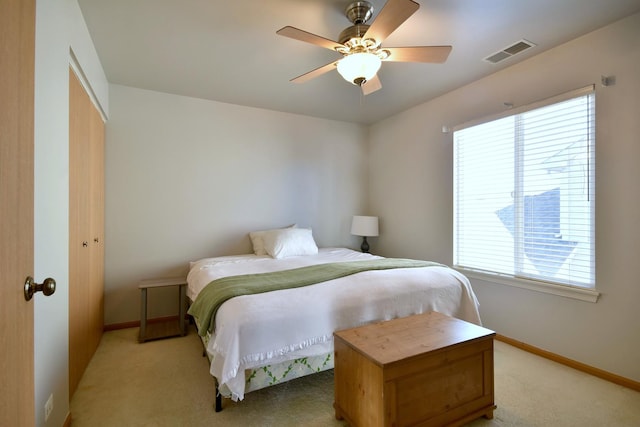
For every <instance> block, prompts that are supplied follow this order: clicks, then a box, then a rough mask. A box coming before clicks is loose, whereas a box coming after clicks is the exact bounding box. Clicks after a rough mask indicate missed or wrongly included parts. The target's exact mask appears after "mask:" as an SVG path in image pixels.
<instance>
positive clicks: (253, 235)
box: [249, 224, 297, 255]
mask: <svg viewBox="0 0 640 427" xmlns="http://www.w3.org/2000/svg"><path fill="white" fill-rule="evenodd" d="M296 227H297V224H291V225H290V226H288V227H286V228H296ZM284 229H285V228H274V229H273V230H262V231H252V232H250V233H249V238H250V239H251V245H252V246H253V253H254V254H256V255H267V251H265V250H264V239H263V236H264V233H267V232H269V231H277V230H284Z"/></svg>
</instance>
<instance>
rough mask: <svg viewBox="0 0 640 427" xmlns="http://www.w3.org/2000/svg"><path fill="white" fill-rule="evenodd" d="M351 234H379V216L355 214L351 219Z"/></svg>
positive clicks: (366, 235)
mask: <svg viewBox="0 0 640 427" xmlns="http://www.w3.org/2000/svg"><path fill="white" fill-rule="evenodd" d="M351 234H353V235H354V236H363V237H372V236H377V235H378V217H377V216H358V215H355V216H354V217H353V220H352V221H351Z"/></svg>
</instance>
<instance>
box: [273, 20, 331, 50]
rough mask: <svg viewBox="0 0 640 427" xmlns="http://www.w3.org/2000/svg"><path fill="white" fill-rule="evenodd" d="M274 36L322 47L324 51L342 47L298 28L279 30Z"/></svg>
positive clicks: (289, 27)
mask: <svg viewBox="0 0 640 427" xmlns="http://www.w3.org/2000/svg"><path fill="white" fill-rule="evenodd" d="M276 34H279V35H281V36H285V37H289V38H292V39H294V40H300V41H303V42H307V43H311V44H315V45H316V46H320V47H324V48H326V49H331V50H333V51H335V50H336V48H338V47H344V45H342V44H340V43H338V42H334V41H333V40H329V39H326V38H324V37H320V36H317V35H315V34H312V33H309V32H307V31H304V30H301V29H299V28H295V27H291V26H286V27H283V28H280V29H279V30H278V31H276Z"/></svg>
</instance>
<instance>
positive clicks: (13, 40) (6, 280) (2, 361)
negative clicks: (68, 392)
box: [0, 0, 35, 426]
mask: <svg viewBox="0 0 640 427" xmlns="http://www.w3.org/2000/svg"><path fill="white" fill-rule="evenodd" d="M34 64H35V0H2V1H0V75H1V76H2V78H0V375H1V377H0V382H1V384H2V385H1V386H0V425H1V426H32V425H34V424H35V411H34V399H35V394H34V367H33V360H34V357H33V348H34V345H33V300H31V301H29V302H27V301H26V300H25V298H24V292H23V288H22V284H23V283H24V281H25V278H26V277H27V276H28V275H33V269H34V266H33V240H34V234H33V233H34V231H33V230H34V225H33V218H34V214H33V194H34V190H33V185H34V178H33V172H34V171H33V161H34V159H33V153H34V151H33V150H34V146H33V134H34V128H33V126H34V119H33V114H34V105H33V98H34V89H33V88H34Z"/></svg>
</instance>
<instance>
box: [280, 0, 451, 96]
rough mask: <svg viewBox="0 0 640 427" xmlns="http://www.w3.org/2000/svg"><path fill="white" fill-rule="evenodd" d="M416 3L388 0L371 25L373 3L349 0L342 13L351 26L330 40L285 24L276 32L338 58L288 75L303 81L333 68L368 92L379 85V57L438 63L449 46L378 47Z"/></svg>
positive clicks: (401, 60) (443, 60) (294, 79)
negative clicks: (337, 54)
mask: <svg viewBox="0 0 640 427" xmlns="http://www.w3.org/2000/svg"><path fill="white" fill-rule="evenodd" d="M418 8H420V5H419V4H418V3H416V2H415V1H413V0H388V1H387V3H386V4H385V5H384V6H383V7H382V9H381V10H380V13H379V14H378V16H377V17H376V19H375V20H374V21H372V22H371V25H368V24H367V21H368V20H369V19H370V18H371V16H372V15H373V5H372V4H371V3H369V2H368V1H354V2H352V3H350V4H349V5H348V6H347V8H346V10H345V14H346V15H347V18H348V19H349V21H351V22H352V23H353V25H352V26H350V27H348V28H346V29H345V30H344V31H342V32H341V33H340V36H339V37H338V41H337V42H336V41H333V40H330V39H327V38H324V37H321V36H318V35H315V34H312V33H309V32H307V31H304V30H301V29H298V28H295V27H291V26H286V27H283V28H281V29H279V30H278V31H276V34H279V35H281V36H285V37H290V38H292V39H295V40H300V41H303V42H307V43H311V44H314V45H317V46H320V47H324V48H326V49H331V50H333V51H335V52H338V53H339V54H341V55H342V58H341V59H339V60H336V61H332V62H330V63H329V64H327V65H323V66H322V67H319V68H316V69H315V70H312V71H309V72H307V73H305V74H302V75H301V76H298V77H295V78H293V79H291V81H292V82H296V83H303V82H306V81H308V80H311V79H312V78H314V77H318V76H320V75H322V74H324V73H327V72H329V71H331V70H333V69H335V68H337V69H338V73H340V75H341V76H342V77H343V78H344V79H345V80H346V81H348V82H350V83H353V84H354V85H356V86H360V87H361V88H362V93H363V94H365V95H368V94H370V93H373V92H375V91H377V90H379V89H381V88H382V84H381V83H380V79H379V78H378V76H377V72H378V70H379V69H380V65H381V63H382V61H396V62H428V63H442V62H445V61H446V60H447V57H448V56H449V53H450V52H451V46H411V47H384V48H383V47H382V45H381V44H382V42H383V41H384V39H386V38H387V37H388V36H389V35H390V34H391V33H392V32H394V31H395V30H396V29H397V28H398V27H399V26H400V25H402V23H403V22H404V21H406V20H407V19H409V17H410V16H411V15H413V14H414V13H415V12H416V11H417V10H418Z"/></svg>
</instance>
